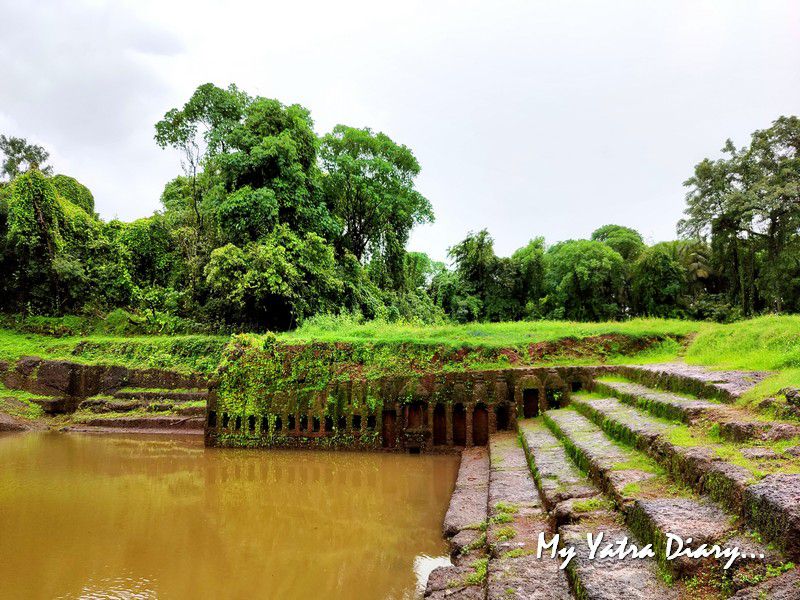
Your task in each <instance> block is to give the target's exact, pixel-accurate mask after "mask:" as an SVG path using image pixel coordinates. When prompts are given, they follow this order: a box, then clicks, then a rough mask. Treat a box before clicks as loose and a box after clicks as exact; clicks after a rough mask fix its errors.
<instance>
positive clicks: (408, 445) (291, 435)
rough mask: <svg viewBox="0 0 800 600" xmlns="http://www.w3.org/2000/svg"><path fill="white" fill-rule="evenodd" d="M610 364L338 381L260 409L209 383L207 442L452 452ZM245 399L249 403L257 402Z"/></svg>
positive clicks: (563, 395)
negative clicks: (238, 406) (225, 398)
mask: <svg viewBox="0 0 800 600" xmlns="http://www.w3.org/2000/svg"><path fill="white" fill-rule="evenodd" d="M605 369H606V367H551V368H545V367H526V368H511V369H502V370H486V371H467V372H456V373H441V372H440V373H430V374H423V375H413V376H386V377H380V378H377V379H372V380H367V379H360V378H356V377H353V378H350V379H347V380H345V381H336V382H333V383H330V384H329V385H327V386H325V387H324V388H323V389H321V390H299V391H292V390H291V389H288V390H281V391H276V392H273V393H271V394H269V397H266V398H262V399H261V402H259V403H258V406H259V409H258V410H257V411H253V412H248V410H247V409H245V410H243V411H235V410H231V409H230V408H227V407H226V406H224V405H222V404H221V403H220V402H219V398H218V395H217V393H216V389H215V388H214V386H213V385H212V389H211V394H210V397H209V402H208V408H207V412H206V443H207V445H209V446H221V447H226V446H244V447H289V448H292V447H317V448H349V449H366V450H387V451H406V452H447V451H450V450H453V449H456V448H461V447H470V446H474V445H486V443H487V439H488V436H489V434H491V433H494V432H495V431H498V430H503V429H515V428H516V420H517V418H522V417H531V416H536V415H538V414H540V413H541V412H543V411H544V410H546V409H547V408H553V407H557V406H563V405H566V404H567V403H569V399H570V394H571V393H572V392H573V391H577V390H579V389H583V388H588V387H589V384H590V382H591V379H592V377H594V376H595V375H596V374H597V373H598V371H599V370H605ZM253 405H254V404H252V403H250V404H246V405H245V406H253Z"/></svg>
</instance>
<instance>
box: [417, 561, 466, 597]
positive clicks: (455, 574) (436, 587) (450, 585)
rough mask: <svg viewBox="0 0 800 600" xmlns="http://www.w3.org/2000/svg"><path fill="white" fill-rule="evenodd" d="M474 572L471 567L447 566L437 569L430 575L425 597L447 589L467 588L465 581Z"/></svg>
mask: <svg viewBox="0 0 800 600" xmlns="http://www.w3.org/2000/svg"><path fill="white" fill-rule="evenodd" d="M473 572H474V570H473V569H472V568H471V567H469V566H461V567H457V566H453V565H450V566H447V567H436V568H435V569H434V570H433V571H431V573H430V575H428V582H427V584H426V585H425V595H426V596H428V595H429V594H430V593H432V592H439V591H442V590H447V589H454V588H461V587H466V586H465V585H464V583H462V582H464V580H465V579H466V578H467V577H469V575H471V574H472V573H473Z"/></svg>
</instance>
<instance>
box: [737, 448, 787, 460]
mask: <svg viewBox="0 0 800 600" xmlns="http://www.w3.org/2000/svg"><path fill="white" fill-rule="evenodd" d="M741 453H742V456H744V457H745V458H749V459H750V460H772V459H775V458H778V456H779V455H778V453H777V452H775V451H774V450H772V449H771V448H761V447H755V448H742V450H741Z"/></svg>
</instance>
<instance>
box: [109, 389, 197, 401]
mask: <svg viewBox="0 0 800 600" xmlns="http://www.w3.org/2000/svg"><path fill="white" fill-rule="evenodd" d="M112 396H113V397H114V398H117V399H118V400H142V401H148V402H154V401H159V400H171V401H173V402H196V401H198V400H207V399H208V390H202V389H193V390H189V389H170V390H167V389H164V390H154V389H148V388H124V389H121V390H118V391H116V392H114V393H113V394H112Z"/></svg>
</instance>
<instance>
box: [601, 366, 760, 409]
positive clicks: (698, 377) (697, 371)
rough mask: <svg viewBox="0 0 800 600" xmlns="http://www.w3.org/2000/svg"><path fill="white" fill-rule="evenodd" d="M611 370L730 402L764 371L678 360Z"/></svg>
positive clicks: (657, 384)
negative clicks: (721, 368)
mask: <svg viewBox="0 0 800 600" xmlns="http://www.w3.org/2000/svg"><path fill="white" fill-rule="evenodd" d="M615 371H616V372H617V373H618V374H620V375H622V376H623V377H626V378H627V379H633V380H635V381H637V382H639V383H643V384H644V385H648V386H650V387H654V388H663V389H667V390H671V391H673V392H678V393H685V394H691V395H693V396H697V397H699V398H715V399H717V400H720V401H722V402H734V401H736V399H737V398H739V397H740V396H741V395H742V394H743V393H745V392H746V391H748V390H749V389H751V388H752V387H753V386H755V385H756V384H757V383H759V382H760V381H763V380H764V378H766V377H767V376H768V375H769V373H767V372H764V371H712V370H711V369H708V368H706V367H701V366H697V365H686V364H682V363H664V364H651V365H636V366H620V367H616V368H615Z"/></svg>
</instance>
